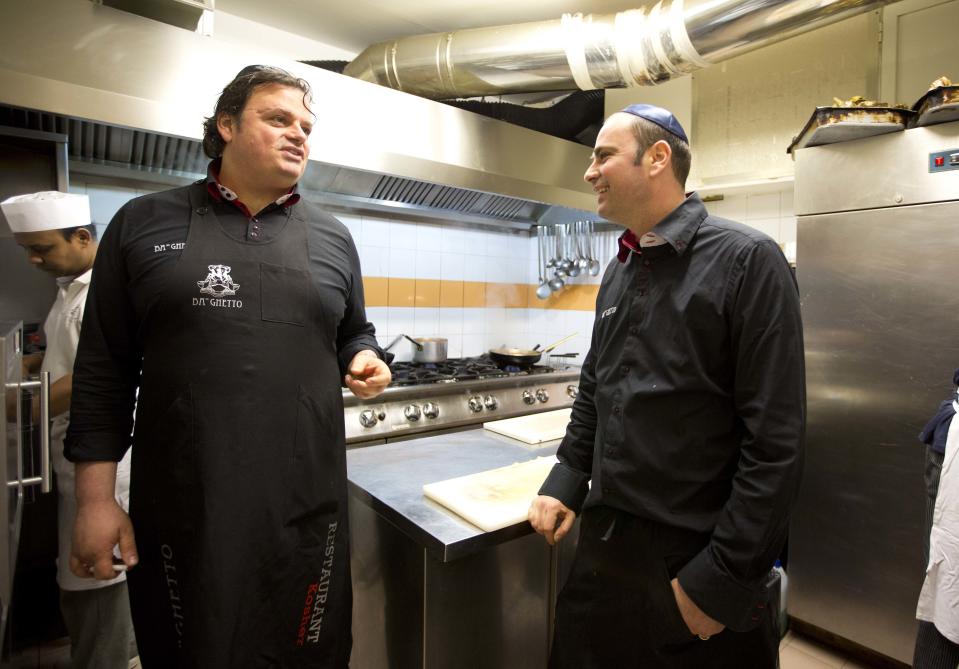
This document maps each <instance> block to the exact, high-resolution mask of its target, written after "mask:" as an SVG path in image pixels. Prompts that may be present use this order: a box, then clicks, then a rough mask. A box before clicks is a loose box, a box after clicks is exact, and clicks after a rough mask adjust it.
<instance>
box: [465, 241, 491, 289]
mask: <svg viewBox="0 0 959 669" xmlns="http://www.w3.org/2000/svg"><path fill="white" fill-rule="evenodd" d="M468 248H469V247H468ZM486 261H487V258H486V256H485V255H477V254H476V253H474V252H473V249H472V248H471V249H470V252H469V253H467V254H466V255H465V256H463V280H464V281H486Z"/></svg>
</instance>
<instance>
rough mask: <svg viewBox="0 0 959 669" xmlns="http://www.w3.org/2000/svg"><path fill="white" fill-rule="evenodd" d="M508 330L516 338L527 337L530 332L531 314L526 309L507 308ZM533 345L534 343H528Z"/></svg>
mask: <svg viewBox="0 0 959 669" xmlns="http://www.w3.org/2000/svg"><path fill="white" fill-rule="evenodd" d="M505 325H506V328H505V329H506V332H507V333H508V334H509V335H511V336H513V337H516V338H519V337H522V338H523V339H525V338H526V337H527V335H528V334H529V315H528V312H527V310H526V309H507V310H506V324H505ZM528 345H529V346H532V344H528Z"/></svg>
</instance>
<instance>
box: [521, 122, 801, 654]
mask: <svg viewBox="0 0 959 669" xmlns="http://www.w3.org/2000/svg"><path fill="white" fill-rule="evenodd" d="M689 166H690V150H689V141H688V139H687V137H686V133H685V131H684V130H683V128H682V126H681V125H680V124H679V122H678V121H677V120H676V118H675V117H674V116H673V115H672V114H671V113H670V112H668V111H667V110H665V109H662V108H659V107H654V106H652V105H639V104H637V105H631V106H629V107H627V108H626V109H624V110H622V111H621V112H618V113H616V114H613V115H612V116H611V117H610V118H609V119H607V121H606V123H605V124H604V126H603V128H602V130H601V131H600V133H599V136H598V137H597V140H596V147H595V149H594V151H593V160H592V162H591V164H590V166H589V169H587V170H586V174H585V179H586V181H587V182H588V183H589V184H590V185H591V186H592V187H593V190H594V191H595V193H596V197H597V204H598V212H599V214H600V215H601V216H602V217H603V218H605V219H607V220H609V221H612V222H614V223H618V224H620V225H622V226H624V227H625V228H626V232H625V233H624V234H623V235H622V237H620V240H619V253H618V255H617V257H615V258H613V259H612V260H611V261H610V263H609V265H608V267H607V268H606V273H605V275H604V276H603V281H602V285H601V286H600V289H599V294H598V296H597V299H596V314H597V316H596V321H595V323H594V326H593V338H592V344H591V347H590V350H589V353H588V355H587V356H586V359H585V361H584V363H583V370H582V376H581V378H580V386H579V387H580V392H579V396H578V397H577V399H576V402H575V403H574V405H573V412H572V417H571V420H570V424H569V426H568V428H567V431H566V436H565V438H564V439H563V442H562V444H561V445H560V447H559V452H558V458H559V463H558V464H557V465H556V466H555V467H554V469H553V470H552V472H551V473H550V475H549V477H548V478H547V479H546V482H545V483H544V484H543V486H542V488H541V489H540V494H539V496H538V497H537V498H536V499H535V500H534V501H533V504H532V505H531V506H530V511H529V519H530V522H531V524H532V525H533V527H534V529H536V531H537V532H540V533H541V534H543V535H544V536H545V537H546V540H547V541H548V542H549V543H550V544H554V543H555V542H556V541H559V540H561V539H562V538H563V537H564V536H565V535H566V534H567V533H568V532H569V530H570V527H571V526H572V524H573V521H574V519H575V518H576V517H577V516H580V517H581V524H580V533H579V542H578V545H577V549H576V557H575V559H574V562H573V566H572V569H571V573H570V576H569V579H568V581H567V582H566V584H565V586H564V587H563V590H562V591H561V593H560V595H559V597H558V600H557V604H556V618H555V627H554V635H553V647H552V652H551V655H550V667H551V668H553V669H557V668H563V667H568V668H571V669H572V668H575V669H586V668H588V667H597V668H599V667H603V668H605V667H642V668H643V669H656V668H660V667H661V668H663V669H744V668H748V669H773V668H774V667H776V666H778V646H779V635H778V629H777V623H776V619H777V614H778V611H773V610H771V608H772V607H770V606H768V602H769V595H770V593H769V592H768V591H767V582H768V577H769V574H770V569H771V568H772V566H773V564H774V562H775V560H776V558H777V557H778V556H779V553H780V551H781V549H782V547H783V544H784V541H785V539H786V531H787V524H788V520H789V513H790V510H791V508H792V506H793V503H794V500H795V498H796V494H797V492H798V488H799V479H800V474H801V469H802V444H803V433H804V427H805V379H804V366H803V340H802V325H801V322H800V313H799V297H798V291H797V289H796V284H795V281H794V279H793V276H792V273H791V272H790V269H789V265H788V263H787V262H786V259H785V257H784V256H783V254H782V252H781V251H780V249H779V247H778V245H777V244H776V242H774V241H773V240H772V239H770V238H769V237H767V236H766V235H764V234H762V233H761V232H758V231H756V230H754V229H752V228H749V227H746V226H744V225H740V224H738V223H734V222H733V221H728V220H724V219H721V218H718V217H715V216H711V215H709V213H708V212H707V211H706V208H705V206H704V205H703V202H702V200H701V199H700V198H699V197H698V196H697V195H696V194H695V193H691V194H686V192H685V182H686V177H687V175H688V173H689Z"/></svg>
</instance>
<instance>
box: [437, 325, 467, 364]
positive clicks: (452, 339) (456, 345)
mask: <svg viewBox="0 0 959 669" xmlns="http://www.w3.org/2000/svg"><path fill="white" fill-rule="evenodd" d="M440 334H441V335H442V336H443V337H446V339H447V342H446V357H448V358H460V357H462V356H463V335H462V334H460V333H459V332H457V333H456V334H447V333H445V332H443V331H442V330H441V331H440Z"/></svg>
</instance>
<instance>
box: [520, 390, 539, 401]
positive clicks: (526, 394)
mask: <svg viewBox="0 0 959 669" xmlns="http://www.w3.org/2000/svg"><path fill="white" fill-rule="evenodd" d="M523 402H525V403H526V404H536V398H535V397H533V393H531V392H530V391H528V390H524V391H523Z"/></svg>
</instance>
